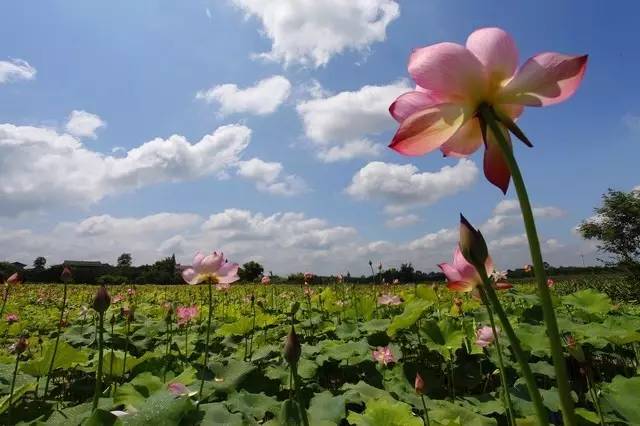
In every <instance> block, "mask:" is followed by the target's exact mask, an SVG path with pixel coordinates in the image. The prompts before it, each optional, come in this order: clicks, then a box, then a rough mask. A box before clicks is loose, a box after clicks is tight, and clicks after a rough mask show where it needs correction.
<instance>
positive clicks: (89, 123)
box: [65, 110, 106, 139]
mask: <svg viewBox="0 0 640 426" xmlns="http://www.w3.org/2000/svg"><path fill="white" fill-rule="evenodd" d="M105 125H106V123H105V122H104V121H102V119H101V118H100V117H99V116H97V115H96V114H92V113H90V112H87V111H78V110H74V111H71V114H70V115H69V120H68V121H67V125H66V126H65V129H66V130H67V132H69V133H70V134H71V135H73V136H77V137H79V138H91V139H95V138H96V137H97V135H96V130H98V129H99V128H100V127H104V126H105Z"/></svg>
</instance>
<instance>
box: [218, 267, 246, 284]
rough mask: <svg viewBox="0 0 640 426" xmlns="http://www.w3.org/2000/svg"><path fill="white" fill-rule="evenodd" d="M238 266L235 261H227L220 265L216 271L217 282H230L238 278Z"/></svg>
mask: <svg viewBox="0 0 640 426" xmlns="http://www.w3.org/2000/svg"><path fill="white" fill-rule="evenodd" d="M238 268H239V265H238V264H237V263H230V262H227V263H225V264H224V265H222V266H221V267H220V269H219V270H218V272H217V275H218V282H220V283H222V284H231V283H233V282H236V281H238V280H239V279H240V277H238Z"/></svg>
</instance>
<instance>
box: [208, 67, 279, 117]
mask: <svg viewBox="0 0 640 426" xmlns="http://www.w3.org/2000/svg"><path fill="white" fill-rule="evenodd" d="M290 92H291V83H289V80H287V79H286V78H284V77H283V76H281V75H275V76H273V77H269V78H265V79H264V80H260V81H259V82H257V83H256V84H255V85H253V86H251V87H247V88H245V89H240V88H238V86H237V85H235V84H222V85H219V86H214V87H212V88H210V89H209V90H205V91H200V92H198V93H197V94H196V98H197V99H202V100H204V101H206V102H207V103H213V102H217V103H218V104H219V105H220V114H222V115H229V114H234V113H250V114H257V115H266V114H271V113H273V112H275V110H276V109H278V107H279V106H280V105H281V104H282V103H283V102H284V101H285V100H286V99H287V98H288V97H289V93H290Z"/></svg>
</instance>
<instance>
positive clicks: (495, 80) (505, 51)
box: [389, 28, 587, 193]
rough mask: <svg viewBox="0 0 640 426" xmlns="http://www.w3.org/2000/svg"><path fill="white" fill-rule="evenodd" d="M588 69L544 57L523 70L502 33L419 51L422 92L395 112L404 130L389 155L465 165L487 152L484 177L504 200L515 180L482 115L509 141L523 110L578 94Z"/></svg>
mask: <svg viewBox="0 0 640 426" xmlns="http://www.w3.org/2000/svg"><path fill="white" fill-rule="evenodd" d="M586 66H587V55H581V56H569V55H564V54H560V53H555V52H544V53H540V54H538V55H536V56H534V57H532V58H530V59H528V60H527V61H526V62H525V63H524V64H523V65H522V66H521V67H520V68H518V50H517V48H516V44H515V42H514V40H513V39H512V38H511V36H510V35H509V34H508V33H507V32H506V31H504V30H502V29H500V28H481V29H479V30H477V31H474V32H473V33H472V34H471V35H469V37H468V38H467V42H466V46H462V45H460V44H456V43H437V44H433V45H431V46H426V47H422V48H418V49H415V50H414V51H413V52H412V53H411V56H410V58H409V66H408V68H409V74H410V75H411V77H412V78H413V80H414V81H415V82H416V88H415V90H414V91H412V92H408V93H405V94H403V95H401V96H400V97H399V98H398V99H396V101H395V102H394V103H393V104H392V105H391V106H390V107H389V112H390V113H391V115H392V116H393V117H394V118H395V119H396V120H397V121H398V122H399V123H400V127H399V129H398V131H397V133H396V134H395V136H394V137H393V140H392V142H391V145H390V147H391V148H392V149H395V150H396V151H398V152H399V153H401V154H404V155H423V154H426V153H428V152H430V151H433V150H435V149H438V148H439V149H440V150H441V151H442V153H443V154H444V155H445V156H452V157H465V156H468V155H470V154H472V153H474V152H475V151H476V150H478V149H479V148H480V147H482V146H484V147H485V153H484V173H485V176H486V177H487V180H489V182H491V183H492V184H494V185H496V186H497V187H499V188H500V189H501V190H502V191H503V192H505V193H506V191H507V188H508V185H509V181H510V179H511V174H510V172H509V168H508V167H507V165H506V163H505V160H504V159H503V157H502V153H501V150H500V148H499V146H498V143H497V138H496V135H494V134H493V132H491V131H487V132H486V134H485V135H483V129H481V126H482V123H481V122H480V119H479V114H478V111H479V108H480V107H481V106H485V107H488V108H491V109H492V110H493V111H495V114H496V116H497V117H498V118H499V119H500V122H499V123H498V125H499V127H500V131H502V133H503V134H504V135H505V137H507V138H509V132H508V130H507V129H513V128H514V126H515V124H514V120H516V119H517V118H518V117H519V116H520V115H521V114H522V112H523V110H524V107H525V106H538V107H541V106H547V105H553V104H557V103H560V102H563V101H565V100H566V99H568V98H569V97H570V96H571V95H573V94H574V93H575V92H576V90H577V89H578V86H580V82H581V81H582V78H583V76H584V73H585V70H586ZM483 136H484V137H483ZM485 138H486V140H485ZM525 141H526V139H525ZM526 143H527V144H528V141H526Z"/></svg>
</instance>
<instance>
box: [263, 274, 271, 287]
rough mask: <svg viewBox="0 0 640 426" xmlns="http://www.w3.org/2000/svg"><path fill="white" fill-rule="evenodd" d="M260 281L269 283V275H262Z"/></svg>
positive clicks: (265, 283)
mask: <svg viewBox="0 0 640 426" xmlns="http://www.w3.org/2000/svg"><path fill="white" fill-rule="evenodd" d="M260 282H261V283H262V284H264V285H269V284H271V277H269V275H263V276H262V278H261V279H260Z"/></svg>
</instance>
